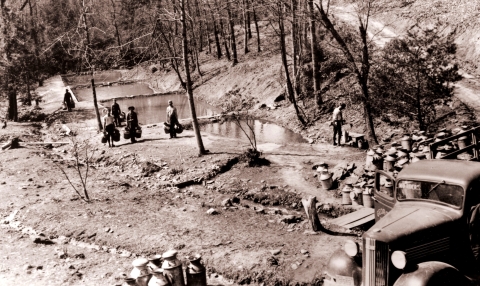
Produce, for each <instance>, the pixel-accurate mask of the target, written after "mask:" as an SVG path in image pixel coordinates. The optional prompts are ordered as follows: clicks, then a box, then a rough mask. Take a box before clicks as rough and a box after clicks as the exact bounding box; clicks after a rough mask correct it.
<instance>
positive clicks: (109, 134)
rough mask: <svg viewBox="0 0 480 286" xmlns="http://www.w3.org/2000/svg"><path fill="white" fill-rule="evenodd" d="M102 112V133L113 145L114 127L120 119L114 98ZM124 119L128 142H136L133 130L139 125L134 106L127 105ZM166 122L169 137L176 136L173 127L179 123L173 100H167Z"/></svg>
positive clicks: (119, 111)
mask: <svg viewBox="0 0 480 286" xmlns="http://www.w3.org/2000/svg"><path fill="white" fill-rule="evenodd" d="M104 113H105V116H104V117H103V126H104V129H103V130H104V134H105V137H106V138H107V142H108V146H109V147H115V145H114V143H113V135H114V132H115V127H119V126H121V120H120V114H121V109H120V106H119V105H118V103H117V100H116V99H114V100H113V104H112V107H111V108H110V109H108V108H105V109H104ZM126 121H127V127H126V130H129V132H130V142H131V143H135V142H137V141H136V139H135V132H136V130H137V128H138V127H139V125H138V117H137V113H136V112H135V107H134V106H130V107H128V113H127V116H126ZM166 123H167V124H168V125H169V126H170V139H172V138H176V137H177V132H176V129H175V127H176V126H180V123H179V122H178V115H177V108H176V107H175V106H173V101H171V100H169V101H168V107H167V118H166Z"/></svg>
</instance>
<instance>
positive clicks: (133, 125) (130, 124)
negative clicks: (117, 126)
mask: <svg viewBox="0 0 480 286" xmlns="http://www.w3.org/2000/svg"><path fill="white" fill-rule="evenodd" d="M134 110H135V107H133V106H129V107H128V114H127V129H128V130H130V142H132V143H135V142H137V140H136V139H135V132H136V129H137V127H138V118H137V113H136V112H135V111H134Z"/></svg>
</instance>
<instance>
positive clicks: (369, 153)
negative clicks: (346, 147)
mask: <svg viewBox="0 0 480 286" xmlns="http://www.w3.org/2000/svg"><path fill="white" fill-rule="evenodd" d="M367 155H368V156H373V155H375V151H373V150H372V149H370V150H368V152H367Z"/></svg>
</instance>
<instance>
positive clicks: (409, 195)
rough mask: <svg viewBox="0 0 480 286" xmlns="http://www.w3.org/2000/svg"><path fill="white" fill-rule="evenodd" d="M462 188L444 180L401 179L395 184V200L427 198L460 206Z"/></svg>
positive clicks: (462, 193) (462, 194)
mask: <svg viewBox="0 0 480 286" xmlns="http://www.w3.org/2000/svg"><path fill="white" fill-rule="evenodd" d="M464 193H465V192H464V191H463V188H462V187H460V186H457V185H449V184H446V183H445V182H443V181H442V182H421V181H407V180H402V181H400V182H398V185H397V200H399V201H404V200H428V201H436V202H442V203H444V204H448V205H451V206H454V207H461V206H462V202H463V196H464Z"/></svg>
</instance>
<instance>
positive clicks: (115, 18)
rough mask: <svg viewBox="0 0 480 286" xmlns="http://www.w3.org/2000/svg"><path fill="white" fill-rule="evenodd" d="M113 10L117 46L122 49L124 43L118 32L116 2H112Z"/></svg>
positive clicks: (112, 0) (113, 0)
mask: <svg viewBox="0 0 480 286" xmlns="http://www.w3.org/2000/svg"><path fill="white" fill-rule="evenodd" d="M111 2H112V8H113V26H114V27H115V36H116V37H117V45H118V47H119V48H121V47H122V41H121V39H120V32H119V31H118V23H117V16H116V10H115V0H111Z"/></svg>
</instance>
